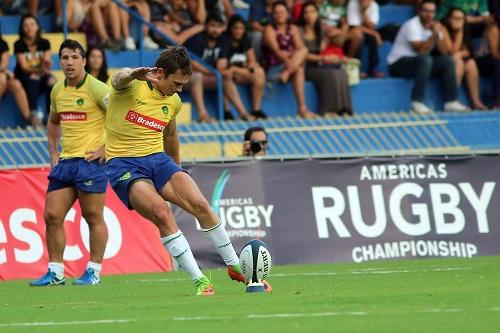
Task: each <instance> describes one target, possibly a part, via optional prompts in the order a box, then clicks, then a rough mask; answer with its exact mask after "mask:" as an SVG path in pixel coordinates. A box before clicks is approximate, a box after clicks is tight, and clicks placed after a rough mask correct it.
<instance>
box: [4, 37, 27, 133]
mask: <svg viewBox="0 0 500 333" xmlns="http://www.w3.org/2000/svg"><path fill="white" fill-rule="evenodd" d="M8 67H9V46H8V45H7V43H6V42H5V41H4V40H3V39H2V36H1V35H0V98H1V97H2V96H3V95H4V94H5V92H6V91H8V92H10V93H12V94H13V95H14V98H15V100H16V104H17V107H18V108H19V111H21V114H22V116H23V118H24V121H25V123H30V122H31V115H30V107H29V104H28V97H27V96H26V92H25V91H24V88H23V86H22V85H21V82H19V80H18V79H16V78H15V77H14V74H13V73H12V72H11V71H9V70H8Z"/></svg>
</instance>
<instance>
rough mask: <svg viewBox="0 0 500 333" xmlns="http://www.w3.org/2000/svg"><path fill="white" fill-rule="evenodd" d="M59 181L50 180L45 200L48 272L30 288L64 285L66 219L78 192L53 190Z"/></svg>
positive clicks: (31, 284)
mask: <svg viewBox="0 0 500 333" xmlns="http://www.w3.org/2000/svg"><path fill="white" fill-rule="evenodd" d="M55 183H57V181H54V180H49V189H48V190H47V195H46V199H45V212H44V220H45V237H46V243H47V252H48V254H49V264H48V271H47V273H46V274H44V275H43V276H41V277H40V278H38V279H36V280H34V281H31V282H30V286H33V287H45V286H56V285H64V284H65V279H64V262H63V255H64V247H65V246H66V234H65V232H64V219H65V217H66V214H67V213H68V211H69V210H70V208H71V206H73V203H74V202H75V200H76V191H75V189H74V188H72V187H64V188H59V189H55V190H53V188H52V186H51V185H52V184H55Z"/></svg>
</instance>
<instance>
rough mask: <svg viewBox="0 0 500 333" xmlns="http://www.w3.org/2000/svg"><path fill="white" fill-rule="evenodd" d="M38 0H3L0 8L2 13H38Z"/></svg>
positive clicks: (33, 14)
mask: <svg viewBox="0 0 500 333" xmlns="http://www.w3.org/2000/svg"><path fill="white" fill-rule="evenodd" d="M38 6H39V0H3V1H1V5H0V9H1V12H2V13H3V14H4V15H25V14H30V15H31V16H37V15H38Z"/></svg>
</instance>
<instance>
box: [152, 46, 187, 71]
mask: <svg viewBox="0 0 500 333" xmlns="http://www.w3.org/2000/svg"><path fill="white" fill-rule="evenodd" d="M155 67H158V68H162V69H163V70H164V71H165V77H166V76H168V75H170V74H172V73H175V72H176V71H177V70H178V69H180V70H181V72H182V73H183V74H185V75H191V73H192V70H193V69H192V67H191V58H190V57H189V53H188V51H187V49H186V48H185V47H184V46H182V45H175V46H169V47H167V48H166V49H165V50H163V52H162V53H160V56H159V57H158V59H156V63H155Z"/></svg>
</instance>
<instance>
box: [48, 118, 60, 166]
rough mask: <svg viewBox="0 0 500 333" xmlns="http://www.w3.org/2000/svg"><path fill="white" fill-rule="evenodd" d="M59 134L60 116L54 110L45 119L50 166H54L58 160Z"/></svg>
mask: <svg viewBox="0 0 500 333" xmlns="http://www.w3.org/2000/svg"><path fill="white" fill-rule="evenodd" d="M60 134H61V117H60V116H59V114H57V113H56V112H51V113H50V115H49V120H48V121H47V139H48V142H49V156H50V166H52V167H54V166H55V165H56V164H57V163H58V162H59V150H58V145H59V137H60Z"/></svg>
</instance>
